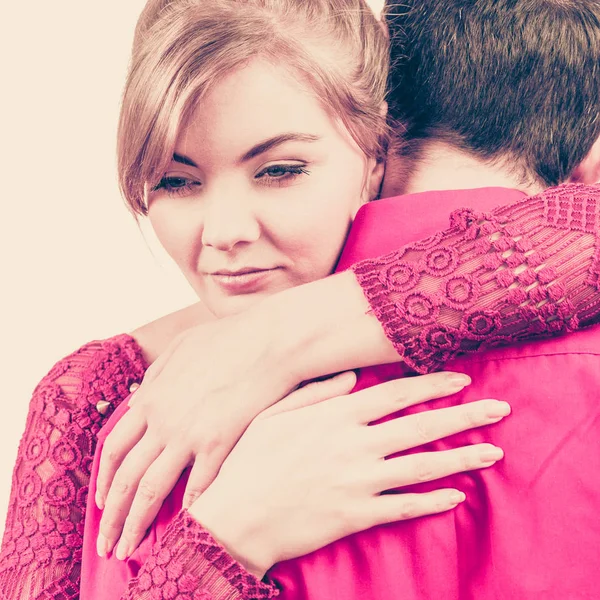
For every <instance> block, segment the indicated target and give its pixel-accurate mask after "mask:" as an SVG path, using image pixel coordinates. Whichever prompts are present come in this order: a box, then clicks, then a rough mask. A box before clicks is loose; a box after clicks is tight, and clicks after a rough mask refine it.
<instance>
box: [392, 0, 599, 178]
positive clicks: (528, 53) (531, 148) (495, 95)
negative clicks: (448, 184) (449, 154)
mask: <svg viewBox="0 0 600 600" xmlns="http://www.w3.org/2000/svg"><path fill="white" fill-rule="evenodd" d="M386 18H387V22H388V26H389V29H390V37H391V41H392V69H391V74H390V90H391V91H390V96H389V108H390V115H391V117H392V118H393V119H395V120H396V121H397V122H398V124H399V133H400V136H401V137H402V139H403V140H404V141H405V142H406V144H405V145H404V152H405V153H406V154H412V153H414V154H415V155H416V157H417V159H418V157H419V152H420V151H421V150H423V149H424V147H425V146H426V143H427V142H430V141H432V140H434V141H440V142H444V143H445V144H447V145H449V146H450V147H452V148H455V149H457V150H458V151H462V152H463V153H466V154H468V155H470V156H473V157H475V158H476V159H478V160H480V161H482V162H486V163H496V164H497V163H502V164H503V166H509V167H510V168H511V169H512V170H513V171H514V173H515V174H516V175H518V176H519V177H520V178H521V179H528V180H530V181H536V182H537V183H539V184H541V185H542V186H543V187H547V186H549V185H556V184H558V183H561V182H564V181H567V180H569V179H572V178H577V177H578V176H579V177H580V178H581V179H589V173H587V174H579V173H578V172H577V169H578V168H580V169H581V168H582V167H581V165H582V164H583V166H584V167H585V164H586V163H585V162H584V159H585V158H586V157H588V156H590V152H591V151H592V148H593V146H594V143H595V142H596V140H597V139H598V138H599V137H600V1H599V0H402V1H401V2H400V1H395V2H394V1H389V2H388V3H387V6H386ZM404 128H406V131H404ZM402 151H403V150H402V147H400V152H402ZM593 168H595V167H593Z"/></svg>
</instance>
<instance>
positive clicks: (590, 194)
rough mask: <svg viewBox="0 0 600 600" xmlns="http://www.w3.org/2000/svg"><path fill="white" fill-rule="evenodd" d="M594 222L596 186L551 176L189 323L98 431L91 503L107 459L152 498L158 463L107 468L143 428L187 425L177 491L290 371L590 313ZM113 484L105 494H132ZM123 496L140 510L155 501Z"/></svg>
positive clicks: (425, 350) (560, 329)
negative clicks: (231, 310)
mask: <svg viewBox="0 0 600 600" xmlns="http://www.w3.org/2000/svg"><path fill="white" fill-rule="evenodd" d="M599 223H600V187H599V186H583V185H569V186H562V187H559V188H554V189H550V190H547V191H546V192H544V193H542V194H540V195H538V196H535V197H532V198H526V199H523V200H521V201H519V202H517V203H515V204H512V205H509V206H506V207H502V208H499V209H497V210H495V211H492V212H491V213H489V214H477V213H475V212H462V213H455V214H454V215H453V218H452V222H451V226H450V227H449V228H448V229H447V230H446V231H444V232H440V233H439V234H438V235H436V236H433V237H432V238H430V239H429V240H425V241H423V242H421V243H420V244H413V245H411V246H407V247H405V248H402V249H400V250H398V251H397V252H394V253H392V254H389V255H387V256H384V257H381V258H379V259H376V260H367V261H362V262H360V263H358V264H357V265H355V266H354V267H353V270H352V272H350V271H348V272H345V273H341V274H338V275H334V276H332V277H329V278H327V279H325V280H321V281H316V282H312V283H309V284H306V285H303V286H299V287H297V288H292V289H289V290H286V291H284V292H281V293H280V294H277V295H275V296H272V297H270V298H267V299H265V300H264V301H263V302H261V303H260V304H259V305H257V306H255V307H253V308H251V309H249V310H248V311H246V312H245V313H243V314H240V315H236V316H235V317H231V318H227V319H222V320H221V321H219V322H217V323H211V324H209V325H204V326H202V327H197V328H193V329H191V330H189V331H188V332H187V333H185V334H184V335H183V336H181V337H180V338H179V340H178V341H177V342H176V343H175V344H173V345H172V346H171V348H170V349H169V350H168V351H167V352H166V353H165V354H164V355H163V356H161V358H160V359H159V360H158V361H157V362H156V363H155V365H154V366H153V367H152V368H151V369H150V372H149V376H148V377H146V378H145V380H144V382H143V384H142V386H141V388H140V390H138V392H137V394H136V400H135V404H134V406H133V409H132V410H131V411H130V413H129V414H128V415H127V417H126V418H125V419H123V422H122V425H121V427H120V428H119V430H118V431H117V430H116V429H115V431H114V432H113V433H112V434H111V436H110V437H109V439H108V440H107V443H108V444H109V445H110V447H111V454H110V458H109V455H103V458H102V463H101V470H100V474H99V485H98V489H99V497H98V499H97V500H98V503H99V504H103V503H104V501H105V499H106V497H107V493H108V490H109V488H110V484H111V481H112V480H113V477H114V476H115V473H116V472H117V469H119V472H118V474H117V477H119V478H124V479H126V480H127V481H133V482H139V481H140V480H142V477H143V476H144V479H143V482H144V485H145V486H146V487H147V488H149V489H151V490H153V491H154V493H155V496H154V497H155V502H158V504H160V502H161V501H162V499H164V497H165V496H166V494H167V493H168V491H169V490H168V489H165V488H164V485H162V482H163V481H164V480H165V477H164V476H163V472H161V469H154V470H153V472H152V473H151V474H150V475H148V476H145V473H146V472H147V470H148V467H149V466H150V465H149V464H147V463H144V464H141V463H137V462H133V461H131V460H130V461H127V462H125V463H123V465H122V466H121V467H120V468H119V465H120V464H121V463H122V461H123V457H124V456H125V454H126V449H128V448H131V447H132V446H133V445H134V444H135V442H136V440H139V439H141V438H142V436H148V437H149V438H151V439H154V444H155V445H159V446H160V447H161V448H164V447H166V446H168V445H169V444H170V443H171V442H172V441H173V440H176V441H177V442H179V441H180V440H181V432H182V431H184V432H186V434H185V435H186V439H188V440H190V441H191V443H190V446H191V447H190V448H189V450H190V454H191V455H192V456H194V457H196V458H198V459H199V460H196V462H195V467H194V469H193V471H192V477H191V478H190V484H189V494H188V497H187V500H186V502H187V505H189V504H190V503H191V500H192V499H193V498H194V496H196V495H197V494H199V493H200V492H201V491H202V490H203V489H205V488H206V487H207V486H208V484H209V483H210V481H211V480H212V478H213V477H214V474H215V473H216V472H217V471H218V469H219V467H220V465H221V464H222V462H223V459H224V457H225V456H226V455H227V453H228V452H229V450H230V449H231V447H232V446H233V444H234V443H235V441H236V440H237V439H238V437H239V435H240V433H241V432H242V431H243V430H244V428H245V427H246V426H247V425H248V423H249V422H250V421H251V420H252V419H253V418H254V416H255V415H256V414H257V413H258V412H260V411H261V410H263V409H264V408H265V407H266V406H269V405H271V404H273V403H274V402H276V401H277V400H278V399H279V398H281V397H282V396H284V395H285V393H286V392H287V391H289V390H290V389H291V388H292V387H293V386H295V385H297V384H298V383H299V382H300V381H303V380H307V379H311V378H313V377H317V376H320V375H323V374H327V373H331V372H336V371H342V370H346V369H351V368H356V367H361V366H369V365H376V364H382V363H386V362H393V361H397V360H398V359H399V358H400V359H402V360H405V361H406V362H407V363H408V364H409V365H410V366H411V367H412V368H414V369H415V370H417V371H421V372H424V371H428V370H431V369H434V368H438V367H439V366H440V365H441V364H443V363H444V362H445V361H447V360H449V359H451V358H452V357H454V356H456V355H458V354H461V353H465V352H475V351H479V350H483V349H485V348H487V347H491V346H494V345H499V344H508V343H513V342H515V341H521V340H524V339H536V338H540V337H543V336H547V335H556V334H561V333H565V332H568V331H573V330H576V329H578V328H581V327H584V326H586V325H590V324H593V323H596V322H598V320H599V318H600V303H599V302H598V301H599V299H600V291H599V289H598V285H597V279H598V260H597V251H596V245H597V241H598V238H599V235H600V226H599ZM167 397H168V398H169V399H170V402H169V403H165V402H164V401H163V400H164V398H167ZM177 405H179V406H180V407H183V408H179V409H178V410H175V409H174V407H176V406H177ZM151 439H150V440H149V439H146V440H145V441H146V442H147V443H149V444H150V445H152V441H151ZM187 456H189V455H187ZM187 456H186V461H185V464H187ZM185 464H179V463H174V462H173V461H171V462H169V461H163V463H162V467H161V468H162V469H164V470H166V471H167V472H169V471H171V472H172V471H176V472H180V470H181V469H182V468H183V467H184V466H185ZM111 495H112V506H113V507H115V506H116V507H119V506H120V507H121V508H122V507H123V505H126V506H127V505H131V502H132V501H133V497H129V498H126V499H122V498H118V493H117V492H116V491H114V490H112V489H111ZM135 500H136V502H137V508H138V509H139V510H138V514H151V513H152V512H153V510H155V508H154V507H153V506H151V507H148V506H145V505H144V502H143V501H142V500H141V499H139V498H137V497H136V499H135ZM125 512H126V511H123V514H124V513H125ZM111 516H112V515H110V514H107V518H111ZM117 520H118V519H117ZM113 524H114V523H113ZM122 525H123V523H122V521H121V523H120V526H121V527H122ZM128 526H131V527H132V529H134V530H135V529H136V528H139V527H140V523H139V522H138V519H137V518H136V519H132V520H131V523H128Z"/></svg>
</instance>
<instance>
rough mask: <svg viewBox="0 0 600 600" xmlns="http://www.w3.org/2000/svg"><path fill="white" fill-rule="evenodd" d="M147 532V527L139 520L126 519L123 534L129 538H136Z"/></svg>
mask: <svg viewBox="0 0 600 600" xmlns="http://www.w3.org/2000/svg"><path fill="white" fill-rule="evenodd" d="M145 532H146V527H144V526H143V525H142V524H141V523H139V521H137V520H133V519H131V520H130V519H127V521H125V527H123V536H125V537H126V538H128V539H130V540H131V539H135V538H137V537H139V536H141V535H143V534H144V533H145Z"/></svg>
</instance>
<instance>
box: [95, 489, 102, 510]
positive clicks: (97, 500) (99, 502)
mask: <svg viewBox="0 0 600 600" xmlns="http://www.w3.org/2000/svg"><path fill="white" fill-rule="evenodd" d="M94 499H95V501H96V506H97V507H98V508H99V509H100V510H104V500H103V498H102V496H101V495H100V493H99V492H96V496H95V497H94Z"/></svg>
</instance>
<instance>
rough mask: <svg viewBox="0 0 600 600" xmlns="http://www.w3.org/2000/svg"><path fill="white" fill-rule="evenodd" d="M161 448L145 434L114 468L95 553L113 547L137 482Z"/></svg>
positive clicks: (106, 551)
mask: <svg viewBox="0 0 600 600" xmlns="http://www.w3.org/2000/svg"><path fill="white" fill-rule="evenodd" d="M162 450H163V448H162V447H160V446H159V445H157V444H156V442H155V441H154V440H152V439H149V436H145V437H144V438H142V440H141V441H140V442H139V443H138V444H137V445H136V446H135V447H134V448H133V449H132V450H131V452H130V453H129V454H128V455H127V457H126V458H125V460H124V461H123V464H122V465H121V466H120V467H119V468H118V470H117V472H116V474H115V477H114V479H113V482H112V485H111V486H110V490H109V492H108V495H107V496H106V503H105V507H104V512H103V513H102V519H101V520H100V535H99V537H98V554H100V551H101V550H104V553H105V554H106V553H108V552H110V551H111V550H112V549H113V548H114V546H115V544H116V542H117V540H118V539H119V537H120V536H121V532H122V531H123V524H124V523H125V519H126V517H127V515H128V514H129V509H130V508H131V503H132V502H133V498H134V496H135V493H136V492H137V488H138V484H139V482H140V480H141V479H142V476H143V475H144V474H145V473H146V471H147V470H148V467H150V465H151V464H152V463H153V462H154V461H155V460H156V458H157V457H158V456H159V455H160V453H161V452H162Z"/></svg>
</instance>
